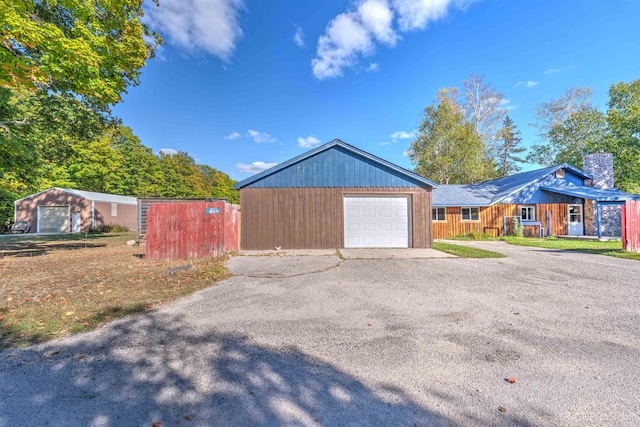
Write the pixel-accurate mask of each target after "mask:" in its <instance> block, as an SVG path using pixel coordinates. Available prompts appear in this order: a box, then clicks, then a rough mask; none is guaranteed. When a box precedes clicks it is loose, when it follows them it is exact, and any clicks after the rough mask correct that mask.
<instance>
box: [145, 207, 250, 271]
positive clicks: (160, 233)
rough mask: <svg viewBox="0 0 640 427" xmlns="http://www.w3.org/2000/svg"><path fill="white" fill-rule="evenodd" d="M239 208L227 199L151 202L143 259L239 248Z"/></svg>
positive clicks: (210, 254) (211, 253) (207, 254)
mask: <svg viewBox="0 0 640 427" xmlns="http://www.w3.org/2000/svg"><path fill="white" fill-rule="evenodd" d="M239 209H240V208H239V206H237V205H232V204H230V203H227V202H191V203H154V204H151V205H150V207H149V209H148V211H147V242H146V248H145V252H146V258H147V259H150V260H174V259H188V258H207V257H217V256H222V255H224V253H225V252H229V251H236V250H238V249H239V241H240V238H239V225H240V221H239ZM207 210H209V212H207Z"/></svg>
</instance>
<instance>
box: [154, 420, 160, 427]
mask: <svg viewBox="0 0 640 427" xmlns="http://www.w3.org/2000/svg"><path fill="white" fill-rule="evenodd" d="M151 425H152V426H153V427H160V426H161V425H162V423H161V422H160V421H156V422H155V423H153V424H151Z"/></svg>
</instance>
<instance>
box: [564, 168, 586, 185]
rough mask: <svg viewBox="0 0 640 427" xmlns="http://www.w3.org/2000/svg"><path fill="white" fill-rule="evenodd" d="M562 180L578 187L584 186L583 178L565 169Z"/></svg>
mask: <svg viewBox="0 0 640 427" xmlns="http://www.w3.org/2000/svg"><path fill="white" fill-rule="evenodd" d="M564 179H565V180H566V181H567V182H570V183H571V184H573V185H580V186H582V185H584V178H582V177H581V176H578V175H576V174H575V173H573V172H571V171H570V170H569V169H565V176H564Z"/></svg>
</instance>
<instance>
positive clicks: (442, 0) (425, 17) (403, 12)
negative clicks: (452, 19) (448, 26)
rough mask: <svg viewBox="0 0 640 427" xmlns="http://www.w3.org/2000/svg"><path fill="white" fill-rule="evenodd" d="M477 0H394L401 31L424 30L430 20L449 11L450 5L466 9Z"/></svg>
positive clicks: (434, 19)
mask: <svg viewBox="0 0 640 427" xmlns="http://www.w3.org/2000/svg"><path fill="white" fill-rule="evenodd" d="M475 1H476V0H392V4H393V8H394V9H395V10H396V12H397V13H398V25H399V26H400V30H401V31H412V30H424V29H425V28H426V27H427V25H428V24H429V23H430V22H435V21H438V20H439V19H442V18H444V17H445V16H447V13H449V9H450V7H452V6H453V7H455V8H457V9H460V10H466V9H467V7H468V6H469V5H470V4H471V3H474V2H475Z"/></svg>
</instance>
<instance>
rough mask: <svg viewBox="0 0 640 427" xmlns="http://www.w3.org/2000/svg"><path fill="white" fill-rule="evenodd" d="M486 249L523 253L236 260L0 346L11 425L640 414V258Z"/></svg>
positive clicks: (363, 422) (426, 421)
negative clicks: (181, 288) (169, 296)
mask: <svg viewBox="0 0 640 427" xmlns="http://www.w3.org/2000/svg"><path fill="white" fill-rule="evenodd" d="M472 245H477V246H481V247H484V248H487V249H491V250H496V251H499V252H503V253H505V254H507V255H508V258H503V259H392V260H380V259H376V260H346V261H342V260H341V259H339V258H338V257H337V256H329V255H326V256H298V257H282V256H262V257H249V256H241V257H235V258H232V259H231V260H230V262H229V267H230V269H231V271H232V272H233V273H234V274H235V276H234V277H232V278H230V279H229V280H227V281H225V282H223V283H221V284H220V285H218V286H215V287H212V288H209V289H206V290H204V291H201V292H199V293H197V294H194V295H192V296H190V297H188V298H185V299H182V300H180V301H178V302H176V303H174V304H172V305H170V306H167V307H164V308H162V309H160V310H157V311H154V312H149V313H145V314H141V315H135V316H131V317H128V318H126V319H122V320H119V321H116V322H113V323H111V324H109V325H107V326H105V327H102V328H100V329H98V330H96V331H93V332H91V333H87V334H82V335H77V336H73V337H69V338H65V339H61V340H58V341H54V342H51V343H48V344H44V345H39V346H35V347H31V348H29V349H23V350H9V351H6V352H4V353H0V426H3V427H4V426H18V425H20V426H30V425H33V426H48V425H55V426H76V425H77V426H128V425H131V426H148V427H151V426H152V425H154V423H161V424H160V425H161V426H163V427H166V426H208V425H216V426H218V425H232V426H242V425H252V426H253V425H311V426H314V425H322V426H350V425H353V426H377V425H380V426H407V427H413V426H414V425H417V426H420V427H424V426H430V425H464V426H468V425H478V426H480V425H483V426H484V425H512V424H519V425H585V424H591V425H638V424H640V399H638V396H640V262H638V261H633V260H624V259H616V258H610V257H605V256H599V255H588V254H580V253H567V252H562V253H561V252H556V251H552V250H546V249H538V248H525V247H517V246H509V245H506V244H505V243H502V242H482V243H472ZM508 377H513V378H515V379H516V381H517V382H516V383H515V384H510V383H508V382H507V381H505V379H506V378H508ZM500 409H502V410H504V411H501V410H500ZM156 425H158V424H156Z"/></svg>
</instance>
